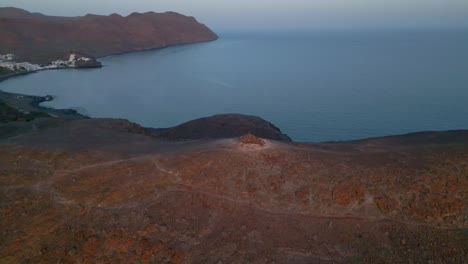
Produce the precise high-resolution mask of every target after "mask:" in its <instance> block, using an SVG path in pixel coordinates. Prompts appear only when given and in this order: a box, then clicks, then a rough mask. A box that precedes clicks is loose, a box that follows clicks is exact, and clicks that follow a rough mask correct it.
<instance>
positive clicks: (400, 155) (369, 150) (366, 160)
mask: <svg viewBox="0 0 468 264" xmlns="http://www.w3.org/2000/svg"><path fill="white" fill-rule="evenodd" d="M222 118H223V116H217V117H215V119H214V120H215V123H219V122H220V119H222ZM252 118H253V117H248V116H237V117H236V119H237V120H240V122H241V123H242V122H243V123H249V122H252V120H253V119H252ZM49 119H50V118H49ZM49 119H47V118H45V119H44V120H48V121H44V120H43V119H41V118H39V119H37V120H34V121H31V122H33V123H34V124H36V125H35V127H36V129H34V130H33V129H30V130H28V131H26V130H25V131H23V133H19V134H16V135H8V136H4V137H3V139H2V140H1V141H0V142H1V144H0V182H1V184H0V189H1V192H0V201H1V207H0V208H1V209H0V210H1V216H2V217H0V233H1V234H2V235H1V238H0V263H466V260H467V258H468V255H467V254H468V235H467V230H468V229H467V228H468V222H467V220H468V219H467V217H468V214H467V212H468V211H467V206H466V204H467V201H468V193H467V190H468V131H448V132H424V133H416V134H409V135H403V136H394V137H385V138H375V139H367V140H360V141H351V142H330V143H310V144H299V143H291V142H287V141H274V140H270V139H258V138H256V137H255V136H253V135H248V136H245V137H242V138H241V139H239V137H231V138H226V139H192V140H182V139H181V138H179V140H177V141H170V140H166V139H162V138H158V137H157V136H156V137H154V136H150V135H148V130H147V129H144V128H142V127H140V126H138V125H136V124H132V123H129V122H127V121H125V120H113V119H70V120H68V119H66V118H65V119H61V118H52V120H55V121H50V120H49ZM211 120H213V119H211ZM225 120H226V122H228V120H233V116H227V117H226V119H225ZM201 122H203V124H204V125H206V124H207V122H208V123H209V122H210V119H204V120H202V121H201ZM263 122H264V121H258V120H257V123H255V122H254V124H255V125H258V126H260V127H264V126H265V123H263ZM191 125H192V126H195V127H197V124H193V123H192V124H191ZM228 126H233V127H235V124H228ZM172 132H173V133H175V132H176V131H174V130H173V131H172ZM182 132H184V131H182ZM241 132H242V131H241ZM239 136H240V135H239Z"/></svg>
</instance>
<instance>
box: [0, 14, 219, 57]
mask: <svg viewBox="0 0 468 264" xmlns="http://www.w3.org/2000/svg"><path fill="white" fill-rule="evenodd" d="M0 36H1V38H0V54H6V53H13V54H15V55H17V60H18V61H29V62H33V63H47V62H50V61H53V60H56V59H63V56H64V55H65V54H68V53H69V52H70V51H75V52H80V53H84V54H87V55H89V56H93V57H102V56H106V55H110V54H116V53H123V52H129V51H138V50H146V49H153V48H161V47H166V46H169V45H175V44H184V43H194V42H202V41H211V40H215V39H217V36H216V34H215V33H213V31H211V30H210V29H209V28H208V27H206V26H205V25H203V24H200V23H198V22H197V21H196V20H195V18H193V17H187V16H184V15H181V14H178V13H174V12H166V13H154V12H148V13H143V14H140V13H132V14H130V15H129V16H127V17H123V16H120V15H117V14H113V15H110V16H98V15H86V16H82V17H52V16H45V15H42V14H37V13H29V12H27V11H25V10H21V9H16V8H0Z"/></svg>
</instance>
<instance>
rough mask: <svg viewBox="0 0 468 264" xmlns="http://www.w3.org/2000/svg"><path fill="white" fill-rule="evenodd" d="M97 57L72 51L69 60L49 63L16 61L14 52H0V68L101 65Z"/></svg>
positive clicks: (20, 70)
mask: <svg viewBox="0 0 468 264" xmlns="http://www.w3.org/2000/svg"><path fill="white" fill-rule="evenodd" d="M100 66H101V65H100V63H97V62H96V60H95V59H92V58H88V57H84V56H80V55H78V54H76V53H71V54H70V55H69V58H68V60H66V61H65V60H55V61H52V62H50V63H49V64H47V65H40V64H33V63H29V62H16V61H15V55H14V54H5V55H3V54H0V69H1V68H4V69H7V70H9V71H12V72H33V71H40V70H47V69H61V68H80V67H100Z"/></svg>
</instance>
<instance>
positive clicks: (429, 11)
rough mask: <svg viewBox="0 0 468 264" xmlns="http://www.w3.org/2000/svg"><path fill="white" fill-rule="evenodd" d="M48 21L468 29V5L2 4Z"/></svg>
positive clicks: (53, 0)
mask: <svg viewBox="0 0 468 264" xmlns="http://www.w3.org/2000/svg"><path fill="white" fill-rule="evenodd" d="M0 6H15V7H20V8H24V9H27V10H29V11H34V12H41V13H44V14H48V15H67V16H70V15H84V14H87V13H94V14H111V13H119V14H123V15H127V14H129V13H131V12H133V11H138V12H144V11H156V12H162V11H176V12H180V13H183V14H186V15H192V16H195V17H196V18H197V19H198V20H199V21H201V22H203V23H206V24H208V25H209V26H210V27H212V28H214V29H289V28H298V29H303V28H342V27H346V28H348V27H371V28H372V27H452V26H456V27H468V0H229V1H228V0H0Z"/></svg>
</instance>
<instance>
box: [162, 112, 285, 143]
mask: <svg viewBox="0 0 468 264" xmlns="http://www.w3.org/2000/svg"><path fill="white" fill-rule="evenodd" d="M249 133H251V134H254V135H255V136H258V137H261V138H267V139H273V140H279V141H291V139H290V138H289V137H288V136H287V135H286V134H283V133H282V132H281V130H280V129H279V128H277V127H276V126H274V125H273V124H271V123H270V122H267V121H265V120H264V119H262V118H260V117H257V116H250V115H241V114H221V115H214V116H211V117H204V118H200V119H196V120H192V121H189V122H187V123H184V124H181V125H178V126H175V127H172V128H166V129H155V130H154V131H153V135H154V136H156V137H159V138H164V139H171V140H188V139H207V138H211V139H215V138H233V137H240V136H243V135H245V134H249Z"/></svg>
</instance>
